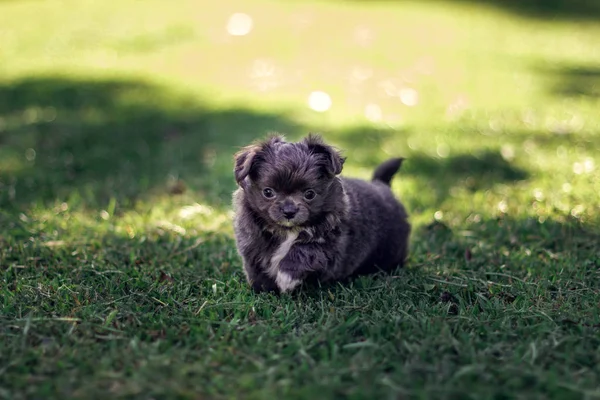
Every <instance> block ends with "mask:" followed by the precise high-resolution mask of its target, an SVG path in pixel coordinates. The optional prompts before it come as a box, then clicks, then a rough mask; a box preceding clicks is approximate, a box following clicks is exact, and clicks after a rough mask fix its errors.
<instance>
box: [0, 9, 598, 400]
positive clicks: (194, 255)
mask: <svg viewBox="0 0 600 400" xmlns="http://www.w3.org/2000/svg"><path fill="white" fill-rule="evenodd" d="M526 4H527V5H528V7H526V8H519V2H516V1H509V2H501V1H497V2H496V1H492V0H489V1H482V2H479V3H477V2H472V1H460V2H459V1H446V2H444V1H439V2H434V1H422V2H409V1H391V0H390V1H381V2H369V1H343V0H337V1H336V0H331V1H328V2H323V1H322V2H300V1H291V0H290V1H287V0H286V1H279V2H274V1H267V0H252V1H242V0H234V1H229V2H208V1H204V2H202V1H197V0H196V1H193V0H189V1H188V0H181V1H179V2H177V3H176V5H175V3H172V2H166V1H164V0H163V1H161V0H147V1H144V2H141V1H133V0H123V1H116V0H115V1H92V0H85V1H79V0H63V1H58V0H56V1H54V0H53V1H51V0H22V1H17V0H6V1H0V307H1V308H0V398H6V399H47V398H60V399H65V398H81V399H92V398H145V399H150V398H155V399H158V398H191V399H192V398H193V399H206V398H236V399H237V398H248V399H254V398H266V399H271V398H275V399H279V398H303V399H308V398H310V397H317V398H319V399H329V398H331V399H333V398H353V399H388V398H395V399H405V398H423V399H432V398H448V399H449V398H452V399H465V398H472V399H508V398H522V399H549V398H552V399H593V398H600V228H599V224H600V216H599V215H600V214H599V212H600V200H599V199H600V196H599V193H600V157H599V156H598V154H600V8H599V7H598V6H596V5H595V2H593V1H585V0H578V1H575V2H573V3H571V6H569V5H568V4H569V3H568V2H565V1H562V0H553V1H551V2H548V3H544V2H541V1H530V2H526ZM544 4H549V5H551V6H552V7H550V9H548V8H547V7H546V8H545V9H544V7H545V6H544ZM565 4H566V6H565ZM235 12H244V13H247V14H248V15H250V16H251V17H252V18H253V27H252V30H251V31H250V33H249V34H248V35H246V36H230V35H228V34H227V31H226V26H227V21H228V18H229V17H230V16H231V15H232V14H233V13H235ZM317 90H321V91H325V92H327V93H328V94H329V95H330V96H331V99H332V107H331V109H330V110H329V111H327V112H325V113H317V112H315V111H312V110H311V109H309V108H308V106H307V99H308V97H309V94H310V93H311V92H313V91H317ZM269 131H279V132H282V133H285V134H286V135H287V136H288V138H290V139H297V138H300V137H301V136H303V135H305V134H307V133H308V132H309V131H317V132H321V133H322V134H323V135H324V137H325V138H326V139H327V140H328V141H329V142H331V143H333V144H335V145H337V146H339V147H340V148H342V149H343V150H344V153H345V155H346V156H347V157H348V161H347V163H346V166H345V170H344V174H346V175H350V176H357V177H363V178H368V177H369V176H370V174H371V171H372V168H373V167H374V166H376V165H377V164H378V163H379V162H381V161H383V160H384V159H386V158H387V157H391V156H403V157H405V158H406V161H405V163H404V165H403V169H402V171H401V173H400V174H399V176H398V177H397V178H396V179H395V180H394V182H393V185H394V186H393V188H394V191H395V192H396V193H397V194H398V196H399V197H400V198H401V199H402V200H403V202H404V203H405V204H406V206H407V208H408V210H409V212H410V214H411V221H412V224H413V226H414V231H413V236H412V238H411V256H410V260H409V263H408V265H407V267H406V268H405V269H403V270H399V271H397V272H396V273H395V274H393V276H374V277H367V278H361V279H359V280H355V281H353V282H351V283H349V284H347V285H335V286H333V287H330V288H324V289H323V290H321V291H318V290H316V289H311V290H308V291H305V292H302V293H296V294H293V295H285V296H281V297H277V296H273V295H268V294H262V295H257V294H254V293H253V292H252V291H251V290H250V288H249V287H248V285H247V284H246V282H245V280H244V276H243V273H242V268H241V261H240V259H239V257H238V256H237V253H236V250H235V246H234V241H233V237H232V227H231V206H230V204H231V201H230V198H231V192H232V190H234V188H235V184H234V180H233V176H232V168H233V166H232V155H233V153H234V152H235V151H237V150H238V148H239V147H240V146H243V145H246V144H248V143H249V142H250V141H252V140H254V139H256V138H260V137H262V136H264V135H265V134H266V133H267V132H269Z"/></svg>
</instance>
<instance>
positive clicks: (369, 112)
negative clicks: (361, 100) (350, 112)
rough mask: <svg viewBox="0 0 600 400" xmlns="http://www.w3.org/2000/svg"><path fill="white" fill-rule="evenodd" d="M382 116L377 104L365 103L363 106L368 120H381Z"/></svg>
mask: <svg viewBox="0 0 600 400" xmlns="http://www.w3.org/2000/svg"><path fill="white" fill-rule="evenodd" d="M382 116H383V113H382V112H381V107H379V106H378V105H377V104H367V106H366V107H365V117H367V119H368V120H369V121H373V122H378V121H381V118H382Z"/></svg>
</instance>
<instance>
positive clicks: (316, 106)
mask: <svg viewBox="0 0 600 400" xmlns="http://www.w3.org/2000/svg"><path fill="white" fill-rule="evenodd" d="M308 106H309V107H310V108H311V109H313V110H315V111H318V112H323V111H327V110H329V108H331V97H329V95H328V94H327V93H325V92H321V91H315V92H312V93H311V94H310V96H308Z"/></svg>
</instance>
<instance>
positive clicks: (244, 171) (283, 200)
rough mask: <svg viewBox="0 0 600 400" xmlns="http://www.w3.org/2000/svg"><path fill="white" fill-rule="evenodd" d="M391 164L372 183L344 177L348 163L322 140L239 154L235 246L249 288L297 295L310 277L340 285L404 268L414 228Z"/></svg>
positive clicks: (272, 142) (277, 142)
mask: <svg viewBox="0 0 600 400" xmlns="http://www.w3.org/2000/svg"><path fill="white" fill-rule="evenodd" d="M402 160H403V159H402V158H396V159H390V160H388V161H386V162H384V163H383V164H381V165H380V166H379V167H378V168H377V169H376V170H375V172H374V174H373V178H372V181H371V182H367V181H362V180H358V179H351V178H343V177H340V176H339V174H340V173H341V172H342V167H343V165H344V161H345V158H344V157H342V155H341V154H340V153H339V151H338V150H336V149H335V148H333V147H331V146H329V145H327V144H326V143H325V142H324V141H323V140H322V138H321V137H320V136H318V135H315V134H310V135H309V136H308V137H306V138H305V139H303V140H301V141H299V142H296V143H290V142H286V141H285V139H284V138H283V136H280V135H271V136H269V137H268V138H267V139H266V140H264V141H261V142H255V143H253V144H251V145H249V146H247V147H245V148H243V149H242V150H241V151H239V152H238V153H237V154H236V155H235V167H234V175H235V180H236V182H237V184H238V186H239V187H238V189H237V190H236V191H235V192H234V194H233V208H234V215H235V217H234V232H235V240H236V245H237V249H238V253H239V254H240V256H241V258H242V260H243V266H244V271H245V274H246V278H247V281H248V283H249V284H250V285H251V286H252V288H253V289H254V290H255V291H257V292H261V291H275V292H277V291H278V292H280V293H284V292H289V291H292V290H293V289H295V288H296V287H297V286H298V285H300V284H301V283H302V282H303V281H304V280H306V279H307V278H309V277H316V278H317V279H318V280H320V281H321V282H327V281H336V280H341V279H345V278H348V277H351V276H355V275H359V274H370V273H373V272H376V271H379V270H383V271H390V270H392V269H394V268H396V267H398V266H402V265H403V264H404V262H405V259H406V257H407V254H408V239H409V235H410V232H411V225H410V224H409V222H408V215H407V213H406V210H405V208H404V207H403V205H402V204H401V203H400V202H399V201H398V200H396V199H395V197H394V195H393V194H392V191H391V189H390V182H391V180H392V178H393V176H394V174H395V173H396V172H397V171H398V169H399V168H400V165H401V164H402Z"/></svg>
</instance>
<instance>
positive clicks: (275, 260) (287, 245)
mask: <svg viewBox="0 0 600 400" xmlns="http://www.w3.org/2000/svg"><path fill="white" fill-rule="evenodd" d="M298 233H299V232H298V231H289V232H288V234H287V237H286V238H285V240H284V241H283V242H282V243H281V244H280V245H279V247H278V248H277V250H275V253H273V256H272V257H271V263H270V264H269V266H268V268H267V274H268V275H269V276H270V277H271V278H275V277H277V272H279V263H280V262H281V260H283V258H284V257H285V256H286V255H287V254H288V253H289V252H290V249H291V248H292V246H293V245H294V243H295V242H296V239H297V238H298Z"/></svg>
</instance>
